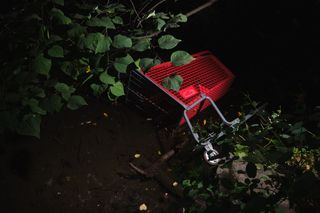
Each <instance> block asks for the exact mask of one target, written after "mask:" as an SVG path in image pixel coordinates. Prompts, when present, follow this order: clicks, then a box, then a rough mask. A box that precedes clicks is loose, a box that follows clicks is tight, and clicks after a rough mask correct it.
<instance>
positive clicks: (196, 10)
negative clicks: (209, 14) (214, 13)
mask: <svg viewBox="0 0 320 213" xmlns="http://www.w3.org/2000/svg"><path fill="white" fill-rule="evenodd" d="M217 1H218V0H209V1H208V2H207V3H204V4H203V5H200V6H199V7H197V8H195V9H193V10H191V11H189V12H188V13H186V16H187V17H190V16H192V15H194V14H196V13H198V12H200V11H201V10H203V9H206V8H207V7H210V6H211V5H213V4H214V3H215V2H217Z"/></svg>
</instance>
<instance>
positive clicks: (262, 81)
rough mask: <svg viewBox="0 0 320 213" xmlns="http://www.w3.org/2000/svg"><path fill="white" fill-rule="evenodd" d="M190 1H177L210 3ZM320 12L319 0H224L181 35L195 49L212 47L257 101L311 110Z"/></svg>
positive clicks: (185, 6)
mask: <svg viewBox="0 0 320 213" xmlns="http://www.w3.org/2000/svg"><path fill="white" fill-rule="evenodd" d="M189 2H190V4H187V3H186V1H179V2H178V3H179V4H180V6H178V7H177V8H179V9H180V12H181V8H183V12H185V11H189V10H191V9H192V8H194V7H195V6H197V5H201V3H203V2H206V1H189ZM179 9H177V11H179ZM319 16H320V1H317V0H309V1H306V0H292V1H290V0H271V1H263V0H261V1H256V0H220V1H218V2H217V3H215V4H214V5H213V6H211V7H210V8H207V9H205V10H203V11H201V12H200V13H198V14H195V15H193V16H191V17H190V18H189V20H188V23H187V24H185V25H183V26H182V27H181V28H180V29H179V30H178V32H177V36H178V37H179V38H181V39H182V40H183V42H181V44H180V45H181V46H180V48H182V49H187V50H189V51H190V52H191V53H194V52H197V51H201V50H211V51H212V52H213V53H214V54H215V55H217V56H218V58H220V59H221V60H222V61H223V62H224V63H225V64H226V66H228V67H229V68H230V70H231V71H232V72H234V74H235V75H236V77H237V79H236V82H235V84H236V85H239V88H240V89H245V90H248V91H249V93H250V94H252V95H253V96H254V97H255V98H256V99H261V100H264V101H268V102H271V104H275V105H282V106H284V107H286V108H287V110H294V105H295V103H296V102H297V101H298V102H299V101H300V102H301V101H303V102H305V103H306V104H307V106H309V108H312V107H313V106H315V105H318V104H319V99H318V97H319V95H318V92H319V91H320V87H319V84H320V82H319V79H320V78H319V76H320V75H319V69H320V52H319V50H320V48H319V47H320V17H319Z"/></svg>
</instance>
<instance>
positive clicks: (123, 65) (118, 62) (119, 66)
mask: <svg viewBox="0 0 320 213" xmlns="http://www.w3.org/2000/svg"><path fill="white" fill-rule="evenodd" d="M132 62H133V58H132V57H131V56H130V55H129V54H127V56H125V57H121V58H116V59H115V61H114V63H113V66H114V68H115V69H116V70H117V71H118V72H120V73H126V72H127V67H128V65H129V64H131V63H132Z"/></svg>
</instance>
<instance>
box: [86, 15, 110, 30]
mask: <svg viewBox="0 0 320 213" xmlns="http://www.w3.org/2000/svg"><path fill="white" fill-rule="evenodd" d="M86 24H87V25H88V26H90V27H105V28H106V29H116V27H115V26H114V24H113V22H112V20H111V18H109V17H102V18H98V17H93V18H92V19H90V20H89V21H87V22H86Z"/></svg>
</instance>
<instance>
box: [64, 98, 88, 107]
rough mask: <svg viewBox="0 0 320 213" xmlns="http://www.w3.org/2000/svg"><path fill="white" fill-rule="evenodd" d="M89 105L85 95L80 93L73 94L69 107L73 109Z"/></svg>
mask: <svg viewBox="0 0 320 213" xmlns="http://www.w3.org/2000/svg"><path fill="white" fill-rule="evenodd" d="M84 105H88V104H87V102H86V101H85V100H84V98H83V97H81V96H79V95H73V96H71V97H70V99H69V101H68V104H67V107H68V108H69V109H71V110H76V109H79V108H80V107H82V106H84Z"/></svg>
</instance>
